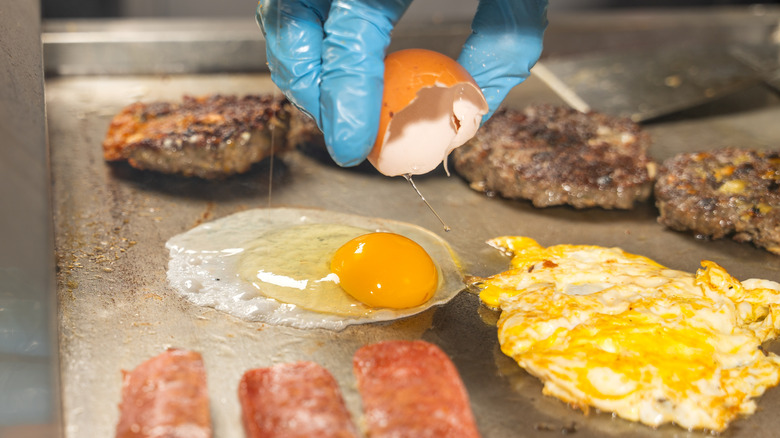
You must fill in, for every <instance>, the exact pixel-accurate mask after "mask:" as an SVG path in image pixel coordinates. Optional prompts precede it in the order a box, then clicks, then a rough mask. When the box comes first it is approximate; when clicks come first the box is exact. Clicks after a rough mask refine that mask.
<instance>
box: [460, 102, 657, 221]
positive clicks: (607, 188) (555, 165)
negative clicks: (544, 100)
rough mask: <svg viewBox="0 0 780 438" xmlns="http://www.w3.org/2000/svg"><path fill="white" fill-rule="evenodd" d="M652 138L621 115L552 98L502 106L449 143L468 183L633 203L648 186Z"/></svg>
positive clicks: (563, 198) (607, 204)
mask: <svg viewBox="0 0 780 438" xmlns="http://www.w3.org/2000/svg"><path fill="white" fill-rule="evenodd" d="M649 144H650V138H649V136H648V134H647V133H645V132H643V131H641V129H640V127H639V126H638V125H637V124H636V123H634V122H632V121H630V120H628V119H625V118H615V117H611V116H607V115H604V114H600V113H595V112H590V113H581V112H579V111H576V110H573V109H570V108H565V107H558V106H552V105H536V106H530V107H528V108H526V109H525V110H523V111H516V110H501V111H499V112H497V113H496V114H494V115H493V117H492V118H491V119H490V120H489V121H488V122H487V123H485V125H484V126H483V127H482V128H480V130H479V131H478V132H477V135H476V136H474V138H472V139H471V140H470V141H469V142H467V143H466V144H465V145H463V146H461V147H460V148H457V149H455V150H454V151H453V153H452V156H453V164H454V166H455V170H456V171H457V172H458V173H459V174H460V175H462V176H463V177H464V178H465V179H466V180H468V181H469V182H470V183H471V188H473V189H475V190H478V191H482V192H486V193H488V194H491V195H492V194H499V195H501V196H504V197H507V198H521V199H530V200H531V201H532V202H533V205H534V206H536V207H548V206H552V205H561V204H569V205H572V206H574V207H576V208H587V207H603V208H607V209H613V208H619V209H630V208H632V207H633V205H634V202H635V201H638V200H644V199H647V197H648V196H649V195H650V193H651V191H652V183H653V178H654V176H655V163H654V162H653V160H652V159H650V158H649V157H648V155H647V148H648V146H649Z"/></svg>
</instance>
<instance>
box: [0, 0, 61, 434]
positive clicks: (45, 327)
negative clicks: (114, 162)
mask: <svg viewBox="0 0 780 438" xmlns="http://www.w3.org/2000/svg"><path fill="white" fill-rule="evenodd" d="M39 14H40V12H39V9H38V2H36V1H18V2H11V3H10V4H4V5H3V11H2V13H0V49H2V50H0V87H1V88H0V436H2V437H8V438H15V437H30V438H36V437H49V436H51V437H55V436H58V435H59V432H60V429H59V426H60V415H59V406H60V404H59V401H60V391H59V385H58V376H59V363H58V356H57V331H58V324H57V319H56V296H55V279H54V257H53V240H52V223H53V222H52V215H51V208H50V192H49V187H50V180H49V167H48V157H47V155H48V150H47V147H46V146H47V145H46V117H45V107H44V104H45V102H44V94H43V89H44V78H43V67H42V52H41V41H40V26H39V21H40V18H39V16H40V15H39Z"/></svg>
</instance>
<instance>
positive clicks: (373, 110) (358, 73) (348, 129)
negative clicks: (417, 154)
mask: <svg viewBox="0 0 780 438" xmlns="http://www.w3.org/2000/svg"><path fill="white" fill-rule="evenodd" d="M411 1H412V0H261V1H260V2H259V3H258V7H257V22H258V24H259V25H260V28H261V29H262V31H263V34H264V35H265V38H266V51H267V56H268V66H269V69H270V70H271V79H272V80H273V81H274V83H275V84H276V85H277V86H278V87H279V88H280V89H281V90H282V92H284V94H285V95H286V96H287V98H288V99H290V101H291V102H293V103H294V104H295V105H296V106H298V107H299V108H300V109H302V110H303V111H304V112H306V113H308V114H309V115H311V116H312V118H314V120H315V121H316V122H317V125H318V126H319V127H320V129H321V130H322V132H323V134H324V136H325V143H326V144H327V146H328V151H329V152H330V155H331V156H332V157H333V159H334V161H335V162H336V163H338V164H339V165H341V166H353V165H356V164H359V163H360V162H361V161H363V160H364V159H365V157H366V156H367V155H368V153H369V152H371V149H372V147H373V146H374V140H375V139H376V134H377V130H378V127H379V110H380V105H381V100H382V84H383V75H384V57H385V54H386V50H387V47H388V45H389V44H390V32H391V31H392V29H393V27H394V26H395V24H396V23H397V22H398V20H399V19H400V18H401V16H402V15H403V13H404V12H405V11H406V9H407V8H408V6H409V4H410V3H411ZM546 12H547V1H546V0H481V1H480V3H479V7H478V8H477V13H476V14H475V17H474V21H473V23H472V35H471V36H470V37H469V38H468V40H467V41H466V44H465V45H464V47H463V52H462V53H461V55H460V57H459V58H458V62H460V63H461V64H462V65H463V66H464V67H465V68H466V69H467V70H468V71H469V73H471V75H472V76H473V77H474V79H475V80H476V81H477V84H479V86H480V87H481V88H482V91H483V93H484V94H485V97H486V98H487V101H488V105H489V106H490V112H489V113H488V114H487V115H486V116H485V117H484V118H483V121H485V120H487V119H488V118H489V117H490V115H492V114H493V112H494V111H495V110H496V108H498V106H499V104H500V103H501V102H502V101H503V100H504V98H505V97H506V95H507V93H508V92H509V90H510V89H511V88H512V87H514V86H515V85H517V84H519V83H520V82H522V81H523V80H524V79H525V78H526V77H528V74H529V70H530V68H531V67H532V66H533V65H534V63H535V62H536V60H537V59H538V58H539V56H540V54H541V49H542V34H543V33H544V29H545V28H546V26H547V17H546Z"/></svg>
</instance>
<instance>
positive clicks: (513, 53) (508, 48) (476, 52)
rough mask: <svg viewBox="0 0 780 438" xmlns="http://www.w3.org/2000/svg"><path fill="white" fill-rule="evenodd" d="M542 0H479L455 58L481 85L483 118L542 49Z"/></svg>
mask: <svg viewBox="0 0 780 438" xmlns="http://www.w3.org/2000/svg"><path fill="white" fill-rule="evenodd" d="M546 27H547V1H546V0H515V1H513V0H482V1H480V4H479V7H478V8H477V13H476V15H475V16H474V21H473V22H472V34H471V36H470V37H469V38H468V39H467V40H466V44H465V45H464V46H463V51H462V52H461V54H460V56H459V57H458V62H459V63H461V65H463V66H464V67H465V68H466V70H468V71H469V73H471V75H472V76H473V77H474V80H475V81H477V84H478V85H479V86H480V88H482V92H483V94H484V95H485V99H486V100H487V102H488V106H489V111H488V113H487V114H485V116H484V117H483V118H482V122H483V123H484V122H486V121H487V120H488V119H489V118H490V117H491V116H492V115H493V113H494V112H495V111H496V109H498V107H499V105H500V104H501V102H503V100H504V99H505V98H506V95H507V94H508V93H509V91H510V90H511V89H512V88H514V87H515V86H516V85H518V84H520V83H521V82H523V81H524V80H525V79H526V78H527V77H528V75H529V74H530V70H531V67H533V65H534V64H535V63H536V61H537V60H538V59H539V56H540V55H541V51H542V37H543V35H544V30H545V28H546Z"/></svg>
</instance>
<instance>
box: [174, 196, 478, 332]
mask: <svg viewBox="0 0 780 438" xmlns="http://www.w3.org/2000/svg"><path fill="white" fill-rule="evenodd" d="M166 247H167V248H168V250H169V251H170V261H169V263H168V271H167V278H168V283H169V284H170V285H171V287H172V288H173V289H174V290H175V291H176V292H178V293H180V294H181V295H183V296H184V297H185V298H187V299H188V300H189V301H191V302H193V303H195V304H197V305H201V306H208V307H213V308H215V309H217V310H221V311H224V312H227V313H230V314H232V315H234V316H236V317H239V318H242V319H245V320H249V321H259V322H265V323H269V324H281V325H289V326H293V327H298V328H327V329H332V330H341V329H343V328H344V327H346V326H348V325H350V324H362V323H369V322H379V321H388V320H394V319H398V318H403V317H407V316H411V315H415V314H417V313H420V312H422V311H424V310H427V309H428V308H430V307H432V306H436V305H441V304H444V303H446V302H447V301H449V300H450V299H451V298H453V297H454V296H455V295H456V294H457V293H458V292H460V291H461V290H463V289H464V287H465V286H464V283H463V277H462V275H461V272H460V269H459V266H458V264H457V263H456V261H455V258H454V253H453V252H452V249H451V248H450V246H449V245H448V244H447V243H446V242H445V241H444V240H443V239H441V238H440V237H439V236H438V235H436V234H434V233H432V232H430V231H427V230H425V229H423V228H420V227H418V226H416V225H412V224H408V223H403V222H396V221H391V220H386V219H379V218H368V217H362V216H355V215H349V214H344V213H337V212H333V211H326V210H309V209H295V208H269V209H253V210H247V211H243V212H239V213H235V214H233V215H230V216H226V217H224V218H221V219H218V220H215V221H212V222H208V223H205V224H201V225H199V226H197V227H195V228H193V229H191V230H189V231H186V232H184V233H182V234H179V235H176V236H174V237H172V238H171V239H170V240H168V242H167V243H166ZM342 284H343V285H344V287H342Z"/></svg>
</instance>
